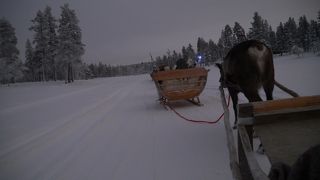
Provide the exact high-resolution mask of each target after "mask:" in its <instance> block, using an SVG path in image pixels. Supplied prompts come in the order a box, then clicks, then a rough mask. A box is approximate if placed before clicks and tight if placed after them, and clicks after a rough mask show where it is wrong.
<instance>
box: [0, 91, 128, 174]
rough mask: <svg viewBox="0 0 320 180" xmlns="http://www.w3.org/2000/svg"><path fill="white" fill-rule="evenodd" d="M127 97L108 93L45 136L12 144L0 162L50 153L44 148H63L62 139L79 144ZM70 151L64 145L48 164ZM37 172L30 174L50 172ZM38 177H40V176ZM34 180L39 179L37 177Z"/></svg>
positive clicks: (117, 92) (122, 92)
mask: <svg viewBox="0 0 320 180" xmlns="http://www.w3.org/2000/svg"><path fill="white" fill-rule="evenodd" d="M128 93H129V92H127V91H126V90H125V87H124V88H123V87H122V88H121V89H119V90H117V91H115V92H114V93H112V94H111V95H110V96H108V97H106V98H104V99H102V100H101V101H99V103H97V104H94V105H92V106H89V107H87V108H86V110H84V111H82V112H80V113H77V114H73V115H71V116H70V117H68V118H65V119H63V120H62V123H60V124H58V125H56V126H55V127H53V128H51V129H49V130H47V131H45V132H42V133H40V134H38V135H36V136H35V137H31V138H29V139H26V140H25V141H23V142H20V143H19V144H16V145H15V146H13V147H9V148H6V149H5V150H2V151H1V158H0V162H5V161H6V160H7V161H9V160H10V159H12V158H13V157H14V156H15V154H18V155H21V154H25V155H26V156H27V154H28V153H29V156H30V153H31V154H32V152H31V151H33V150H34V149H46V147H47V149H46V150H48V149H50V148H48V147H50V146H52V143H53V144H61V145H62V146H63V145H64V144H63V143H64V141H66V140H65V139H64V137H63V136H65V137H66V138H69V142H70V143H71V144H73V145H76V144H77V142H79V141H80V140H81V139H82V138H83V137H85V136H86V135H87V134H88V133H89V132H90V131H91V130H92V128H94V127H95V126H96V125H97V123H99V121H101V120H103V117H104V114H106V113H110V112H109V111H111V110H112V108H114V107H115V106H116V105H117V104H118V103H119V102H120V101H121V100H122V99H123V98H125V96H126V95H127V94H128ZM119 95H120V96H121V97H120V98H119ZM110 104H111V106H110ZM108 105H109V106H108ZM101 114H102V115H101ZM92 117H94V120H92V119H90V118H92ZM70 137H71V138H70ZM67 142H68V141H67ZM72 148H73V147H72V146H71V145H68V146H67V147H64V148H62V149H64V150H60V154H59V153H58V154H57V153H54V155H55V156H56V158H49V160H48V163H49V162H50V161H51V163H53V164H55V163H56V162H55V161H56V160H57V159H60V160H63V159H64V156H65V155H66V154H70V153H71V152H72V151H71V150H70V149H72ZM38 151H39V150H38ZM62 151H63V152H62ZM23 152H25V153H23ZM49 152H50V150H49ZM19 153H20V154H19ZM39 153H42V154H43V153H45V151H41V152H39ZM25 155H23V156H25ZM33 156H38V155H35V154H33ZM51 156H52V155H51ZM59 156H61V158H59ZM18 158H19V157H18ZM20 158H22V159H24V160H26V159H28V158H25V157H20ZM54 159H56V160H54ZM52 161H53V162H52ZM1 164H2V163H1ZM9 164H10V163H9ZM49 164H50V163H49ZM48 166H52V165H48ZM38 168H40V169H38V170H35V169H34V170H33V171H38V172H41V171H42V172H43V171H44V172H45V173H44V174H47V173H48V172H50V170H41V169H43V168H44V169H48V168H45V167H38ZM0 169H3V168H0ZM0 171H1V170H0ZM0 174H3V173H0ZM36 174H38V173H36ZM40 174H43V173H40ZM37 176H38V177H39V175H37ZM40 176H41V175H40ZM33 177H34V176H33ZM32 179H33V178H32ZM40 179H41V178H40Z"/></svg>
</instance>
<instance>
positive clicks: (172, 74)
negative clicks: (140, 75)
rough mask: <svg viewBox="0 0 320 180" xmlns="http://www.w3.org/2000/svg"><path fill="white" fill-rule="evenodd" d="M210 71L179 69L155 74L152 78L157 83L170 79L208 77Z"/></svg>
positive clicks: (203, 69)
mask: <svg viewBox="0 0 320 180" xmlns="http://www.w3.org/2000/svg"><path fill="white" fill-rule="evenodd" d="M207 75H208V70H206V69H205V68H191V69H177V70H169V71H158V72H153V73H152V74H151V77H152V79H153V80H155V81H159V80H169V79H181V78H188V77H200V76H203V77H207Z"/></svg>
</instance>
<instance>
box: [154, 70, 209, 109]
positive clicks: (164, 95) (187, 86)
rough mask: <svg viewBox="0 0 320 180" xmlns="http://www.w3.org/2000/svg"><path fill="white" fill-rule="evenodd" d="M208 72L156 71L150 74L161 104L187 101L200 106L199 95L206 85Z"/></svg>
mask: <svg viewBox="0 0 320 180" xmlns="http://www.w3.org/2000/svg"><path fill="white" fill-rule="evenodd" d="M208 71H209V70H207V69H205V68H191V69H178V70H169V71H158V72H152V73H151V77H152V80H153V81H154V83H155V85H156V88H157V91H158V95H159V100H160V102H161V103H164V104H165V103H167V102H169V101H177V100H188V101H190V102H192V103H194V104H196V105H201V103H200V99H199V95H200V94H201V92H202V91H203V89H204V87H205V85H206V83H207V76H208Z"/></svg>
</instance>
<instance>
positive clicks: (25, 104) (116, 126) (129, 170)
mask: <svg viewBox="0 0 320 180" xmlns="http://www.w3.org/2000/svg"><path fill="white" fill-rule="evenodd" d="M275 65H276V78H277V79H278V80H279V81H280V82H282V83H284V84H285V85H287V86H288V87H290V88H292V89H294V90H296V91H297V92H298V93H300V94H301V95H314V94H320V84H319V83H315V82H319V81H318V77H319V75H320V74H319V73H320V72H319V71H318V69H319V68H320V58H319V57H304V58H303V59H296V58H292V57H280V58H278V59H277V61H276V63H275ZM297 72H298V73H297ZM218 78H219V72H218V71H217V69H215V68H214V67H211V70H210V72H209V77H208V84H207V86H206V88H205V90H204V92H203V93H202V94H201V96H200V100H201V101H202V103H203V104H204V106H202V107H198V106H194V105H192V104H190V103H188V102H184V101H181V102H180V101H179V102H175V103H173V106H174V107H175V108H176V110H177V111H178V112H180V113H182V114H184V115H185V116H187V117H190V118H194V119H199V120H215V119H216V118H217V117H219V116H220V114H221V113H222V107H221V104H220V94H219V91H218ZM297 81H299V82H298V83H297ZM261 94H262V96H264V95H263V93H261ZM274 95H275V97H276V98H282V97H288V96H287V95H286V94H284V93H283V92H281V91H280V90H279V89H275V92H274ZM156 98H157V92H156V89H155V86H154V84H153V82H152V81H151V80H150V77H149V76H148V75H139V76H129V77H116V78H102V79H95V80H89V81H76V82H75V83H73V84H70V85H65V84H63V82H60V84H59V82H57V83H48V84H47V85H45V84H37V83H35V84H33V83H25V84H24V83H23V84H17V85H13V86H11V87H0V99H1V100H3V101H1V103H0V179H13V180H14V179H26V180H28V179H41V180H42V179H55V180H56V179H59V180H60V179H61V180H64V179H65V180H72V179H75V180H79V179H80V180H81V179H108V180H124V179H153V180H177V179H184V180H194V179H203V180H207V179H208V180H209V179H221V180H229V179H232V177H231V172H230V168H229V158H228V151H227V146H226V137H225V132H224V125H223V122H219V123H218V124H214V125H203V124H194V123H190V122H186V121H183V120H181V119H180V118H179V117H177V116H176V115H175V114H174V113H173V112H172V111H168V110H165V109H164V108H163V107H162V106H161V105H159V103H158V102H157V101H156ZM240 102H246V100H245V98H244V97H240ZM232 115H233V113H231V118H232ZM267 168H268V167H267V166H266V169H267Z"/></svg>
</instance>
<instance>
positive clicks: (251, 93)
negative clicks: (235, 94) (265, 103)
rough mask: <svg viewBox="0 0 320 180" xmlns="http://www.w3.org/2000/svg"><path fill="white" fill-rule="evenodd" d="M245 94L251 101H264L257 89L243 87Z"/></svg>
mask: <svg viewBox="0 0 320 180" xmlns="http://www.w3.org/2000/svg"><path fill="white" fill-rule="evenodd" d="M243 94H244V95H245V96H246V98H247V99H248V100H249V102H256V101H262V99H261V97H260V96H259V93H258V90H257V89H243Z"/></svg>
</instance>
